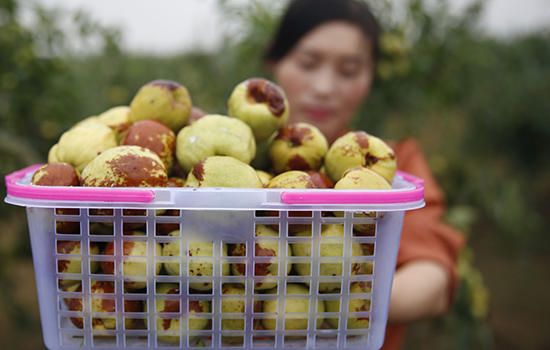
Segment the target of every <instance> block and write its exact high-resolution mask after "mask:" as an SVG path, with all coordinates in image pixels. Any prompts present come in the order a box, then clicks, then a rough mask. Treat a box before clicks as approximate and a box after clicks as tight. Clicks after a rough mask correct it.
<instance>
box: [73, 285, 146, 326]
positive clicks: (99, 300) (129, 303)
mask: <svg viewBox="0 0 550 350" xmlns="http://www.w3.org/2000/svg"><path fill="white" fill-rule="evenodd" d="M74 291H75V292H82V285H80V284H79V285H78V287H77V288H76V289H75V290H74ZM90 291H91V292H92V296H91V304H92V312H112V313H114V312H116V311H117V310H116V302H115V296H114V293H115V286H114V283H113V282H111V281H92V283H91V285H90ZM98 293H101V294H112V295H111V296H99V295H94V294H98ZM65 301H66V304H67V307H68V308H69V310H71V311H83V308H82V299H76V298H71V299H65ZM119 311H121V310H120V309H119ZM124 311H125V312H143V303H142V302H141V301H139V300H124ZM71 321H72V322H73V324H74V325H75V326H76V327H77V328H80V329H82V328H83V320H82V319H81V318H76V317H72V318H71ZM136 321H137V320H135V319H131V318H127V317H125V318H124V323H125V327H126V329H133V328H135V326H136V323H137V322H136ZM92 328H93V329H97V330H106V329H116V319H115V317H112V318H101V317H97V316H94V317H93V318H92Z"/></svg>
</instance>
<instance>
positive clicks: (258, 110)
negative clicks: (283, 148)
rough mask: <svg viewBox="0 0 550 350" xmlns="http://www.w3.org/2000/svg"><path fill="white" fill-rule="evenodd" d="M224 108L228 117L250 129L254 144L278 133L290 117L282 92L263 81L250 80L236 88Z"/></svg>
mask: <svg viewBox="0 0 550 350" xmlns="http://www.w3.org/2000/svg"><path fill="white" fill-rule="evenodd" d="M227 108H228V113H229V116H230V117H232V118H237V119H240V120H242V121H243V122H245V123H246V124H248V125H249V126H250V128H251V129H252V131H253V133H254V137H255V139H256V141H258V142H259V141H263V140H266V139H268V138H269V137H270V136H271V135H273V133H275V132H276V131H277V130H279V129H280V128H281V127H282V126H283V125H284V124H285V123H286V122H287V120H288V117H289V115H290V112H289V111H290V110H289V105H288V101H287V99H286V96H285V94H284V92H283V90H282V89H281V88H280V87H279V86H277V85H276V84H274V83H273V82H271V81H269V80H266V79H263V78H252V79H248V80H245V81H243V82H242V83H240V84H238V85H237V86H236V87H235V89H234V90H233V92H232V93H231V96H230V97H229V100H228V101H227Z"/></svg>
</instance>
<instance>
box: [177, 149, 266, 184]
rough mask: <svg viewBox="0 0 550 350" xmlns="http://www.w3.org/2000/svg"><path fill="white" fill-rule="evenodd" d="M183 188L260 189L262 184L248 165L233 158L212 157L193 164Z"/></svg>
mask: <svg viewBox="0 0 550 350" xmlns="http://www.w3.org/2000/svg"><path fill="white" fill-rule="evenodd" d="M185 186H186V187H237V188H262V187H263V184H262V181H261V180H260V178H259V177H258V175H257V173H256V171H255V170H254V168H252V167H251V166H250V165H248V164H246V163H243V162H241V161H239V160H238V159H235V158H233V157H226V156H212V157H208V158H205V159H203V160H201V161H199V162H198V163H197V164H195V166H194V167H193V169H192V170H191V171H190V172H189V175H188V176H187V180H186V182H185Z"/></svg>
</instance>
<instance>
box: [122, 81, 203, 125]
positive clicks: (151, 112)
mask: <svg viewBox="0 0 550 350" xmlns="http://www.w3.org/2000/svg"><path fill="white" fill-rule="evenodd" d="M191 107H192V103H191V97H190V96H189V92H188V91H187V89H186V88H185V86H183V85H181V84H179V83H177V82H175V81H170V80H154V81H151V82H149V83H147V84H145V85H144V86H142V87H141V88H140V89H139V91H138V92H137V93H136V95H135V96H134V98H133V99H132V102H131V103H130V121H131V122H132V123H135V122H137V121H139V120H144V119H156V120H158V121H160V122H161V123H163V124H164V125H166V126H168V127H169V128H170V129H172V130H173V131H174V132H177V131H179V130H180V129H181V128H182V127H183V126H184V125H185V123H186V121H187V118H188V117H189V114H190V113H191Z"/></svg>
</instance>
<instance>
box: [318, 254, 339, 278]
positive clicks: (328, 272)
mask: <svg viewBox="0 0 550 350" xmlns="http://www.w3.org/2000/svg"><path fill="white" fill-rule="evenodd" d="M342 265H343V262H338V261H334V260H332V259H331V260H330V262H322V263H319V276H342V271H343V269H342ZM335 282H336V281H335Z"/></svg>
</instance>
